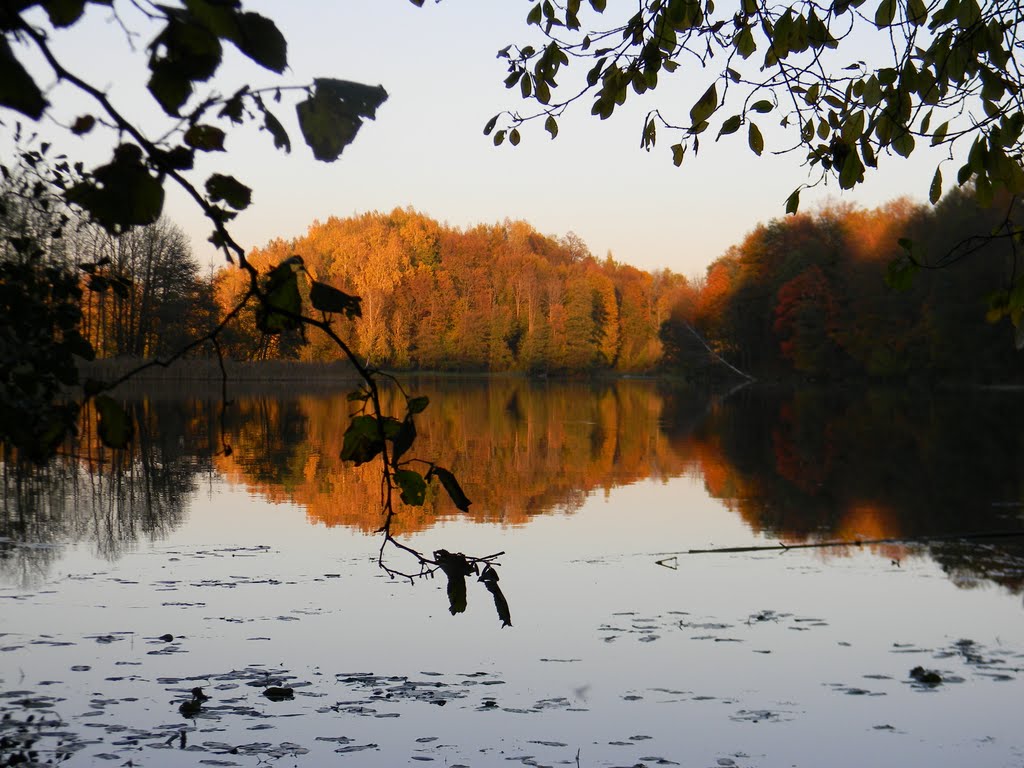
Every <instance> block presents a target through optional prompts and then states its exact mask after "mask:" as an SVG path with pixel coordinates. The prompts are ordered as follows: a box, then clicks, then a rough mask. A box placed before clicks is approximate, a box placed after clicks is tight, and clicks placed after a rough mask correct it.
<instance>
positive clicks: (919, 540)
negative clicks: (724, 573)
mask: <svg viewBox="0 0 1024 768" xmlns="http://www.w3.org/2000/svg"><path fill="white" fill-rule="evenodd" d="M1011 538H1024V531H992V532H990V533H947V534H940V535H936V536H904V537H897V538H891V539H850V540H840V541H816V542H812V543H809V544H783V543H782V542H779V543H778V544H765V545H761V546H751V547H716V548H714V549H687V550H685V551H683V552H655V553H654V554H653V555H652V556H653V557H660V558H661V560H656V561H655V564H656V565H663V566H665V567H666V568H671V567H672V566H671V565H667V563H668V562H669V561H670V560H675V559H678V557H679V556H680V555H721V554H735V553H738V552H787V551H789V550H791V549H826V548H828V547H863V546H869V545H871V544H925V543H927V542H930V541H970V540H977V539H1011Z"/></svg>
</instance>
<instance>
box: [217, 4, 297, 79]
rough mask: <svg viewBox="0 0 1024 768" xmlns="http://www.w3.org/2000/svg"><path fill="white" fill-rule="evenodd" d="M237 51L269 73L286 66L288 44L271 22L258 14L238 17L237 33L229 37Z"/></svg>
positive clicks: (250, 13)
mask: <svg viewBox="0 0 1024 768" xmlns="http://www.w3.org/2000/svg"><path fill="white" fill-rule="evenodd" d="M228 39H230V40H231V42H233V43H234V44H235V45H236V46H238V50H240V51H241V52H242V53H244V54H245V55H246V56H248V57H249V58H250V59H252V60H253V61H255V62H256V63H257V64H259V65H260V66H262V67H266V68H267V69H269V70H270V71H271V72H278V73H280V72H284V70H285V68H286V67H287V66H288V43H287V41H286V40H285V39H284V35H282V34H281V31H280V30H279V29H278V28H277V25H276V24H274V22H273V21H271V20H270V19H268V18H266V17H265V16H260V15H259V14H258V13H252V12H246V13H242V14H239V15H238V32H237V34H236V35H232V36H230V37H229V38H228Z"/></svg>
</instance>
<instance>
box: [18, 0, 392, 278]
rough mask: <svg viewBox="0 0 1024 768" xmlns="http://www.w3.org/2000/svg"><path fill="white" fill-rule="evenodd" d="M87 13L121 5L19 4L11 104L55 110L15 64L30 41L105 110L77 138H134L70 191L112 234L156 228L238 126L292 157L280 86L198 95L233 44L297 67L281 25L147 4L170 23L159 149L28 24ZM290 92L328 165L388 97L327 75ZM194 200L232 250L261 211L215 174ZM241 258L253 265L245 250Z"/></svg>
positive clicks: (266, 64) (190, 2)
mask: <svg viewBox="0 0 1024 768" xmlns="http://www.w3.org/2000/svg"><path fill="white" fill-rule="evenodd" d="M88 5H104V6H113V5H114V3H113V0H88V1H87V0H72V2H66V1H65V0H43V1H42V2H35V3H32V2H26V3H19V4H16V8H11V9H8V10H6V11H4V12H3V13H2V14H0V32H2V33H3V40H2V41H0V66H2V67H3V72H4V75H5V77H4V80H3V86H2V87H0V106H4V107H7V108H9V109H12V110H15V111H17V112H20V113H21V114H23V115H26V116H28V117H30V118H32V119H33V120H39V119H41V117H42V116H43V114H44V112H46V110H47V109H48V108H49V106H50V105H49V103H48V101H47V99H46V96H45V94H44V93H43V91H42V89H41V88H40V86H39V85H38V84H37V83H36V81H35V80H34V79H33V77H32V75H30V74H29V72H28V71H27V70H26V69H25V67H24V66H23V65H22V64H21V63H20V62H19V61H18V59H17V57H16V55H15V50H14V47H13V46H12V44H11V43H12V42H14V43H17V42H18V41H19V40H25V41H28V42H29V43H31V44H34V45H35V47H36V48H37V49H38V51H39V52H40V53H41V54H42V55H43V57H44V58H45V59H46V61H47V62H48V64H49V65H50V67H51V69H52V70H53V72H54V74H55V75H56V76H57V77H58V79H61V80H64V81H66V82H69V83H71V84H73V85H74V86H76V87H77V88H78V89H79V90H82V91H84V92H86V93H87V94H89V95H90V96H92V97H93V98H94V99H95V101H96V102H97V106H98V110H97V113H96V114H91V113H87V114H82V115H79V116H78V117H77V118H76V119H75V120H74V121H73V122H72V124H71V131H72V132H73V133H75V134H78V135H83V134H86V133H90V132H92V131H94V130H95V129H96V128H97V126H98V125H100V124H101V123H102V122H104V121H105V122H106V123H107V124H110V123H112V124H113V125H114V126H115V127H116V128H117V129H118V132H119V136H125V137H127V140H124V141H122V142H121V143H119V144H118V145H117V146H116V147H114V150H113V154H112V158H111V160H110V162H108V163H105V164H102V165H99V166H97V167H95V168H93V169H91V170H90V171H89V172H87V173H86V172H84V171H83V172H82V175H81V178H80V179H79V180H78V182H77V183H76V184H74V185H72V186H70V187H69V188H67V189H66V190H65V192H64V196H65V199H66V200H67V202H69V203H71V204H73V205H75V206H77V207H79V208H81V209H82V210H84V211H86V212H88V213H89V215H90V216H91V217H92V218H93V220H94V221H96V222H97V223H99V224H100V225H102V226H103V227H104V228H105V229H107V230H108V231H110V232H112V233H118V232H123V231H126V230H128V229H130V228H132V227H134V226H142V225H146V224H150V223H153V222H155V221H156V220H157V219H158V218H159V216H160V213H161V211H162V210H163V202H164V183H165V181H166V179H167V178H171V179H174V180H176V181H177V182H178V183H182V182H183V181H184V179H183V176H182V174H183V173H185V172H187V171H190V170H191V169H192V168H193V166H194V163H195V156H196V153H197V152H204V153H208V152H223V151H226V140H227V131H228V130H230V129H231V127H233V126H238V125H242V124H244V123H246V122H251V123H256V124H257V125H258V126H259V128H260V129H261V130H266V131H267V132H268V133H270V135H271V137H272V138H273V141H274V145H275V147H277V148H279V149H283V150H285V151H290V150H291V139H290V137H289V135H288V133H287V131H286V130H285V128H284V126H283V124H282V122H281V120H280V119H279V118H278V117H277V116H276V115H275V114H274V112H272V111H271V110H270V108H269V107H268V106H267V102H268V101H270V100H271V99H272V100H273V102H279V101H280V100H281V92H282V89H281V88H280V87H274V88H267V89H254V88H252V87H250V86H249V85H243V86H242V87H241V88H239V89H238V90H236V91H235V92H234V93H233V94H231V95H230V96H228V97H224V96H220V95H218V94H216V93H211V94H209V95H207V96H205V97H203V98H201V99H198V101H197V89H198V88H199V87H200V86H201V85H202V84H204V83H206V82H208V81H210V80H211V79H213V78H214V76H215V75H216V74H217V71H218V69H219V67H220V65H221V61H222V57H223V48H224V44H225V43H230V44H232V45H234V46H235V47H236V48H237V49H238V50H239V51H240V52H241V53H243V54H244V55H245V56H247V57H248V58H249V59H251V60H252V61H254V62H255V63H257V64H259V65H260V66H261V67H263V68H264V69H266V70H269V71H270V72H274V73H282V72H283V71H284V70H285V69H286V67H287V65H288V58H287V44H286V41H285V38H284V36H283V35H282V34H281V32H280V31H279V30H278V28H277V26H276V25H275V24H274V22H273V21H271V20H270V19H268V18H266V17H264V16H261V15H260V14H258V13H253V12H251V11H245V10H244V9H243V8H242V6H241V3H240V2H238V0H229V1H228V2H215V1H214V0H186V2H184V3H183V6H182V7H180V8H175V7H170V6H164V5H156V4H149V3H146V4H144V5H145V13H146V15H147V16H148V18H149V19H150V20H153V21H156V22H158V23H159V24H160V25H161V29H160V30H159V32H158V33H157V34H156V36H155V37H154V38H153V40H152V42H151V43H150V44H149V46H148V49H147V50H148V54H149V57H148V61H147V66H148V69H149V72H150V78H149V82H148V89H149V92H150V94H151V95H152V96H153V98H154V99H155V100H156V102H157V103H158V104H159V105H160V107H161V108H162V110H163V111H164V113H165V114H166V115H167V116H168V117H169V118H173V119H174V120H175V127H174V129H173V130H171V131H170V132H169V133H168V134H167V135H165V136H163V137H162V138H160V139H159V140H151V139H149V138H148V137H147V136H145V135H144V134H143V133H142V132H141V131H140V130H139V129H138V128H137V127H136V126H135V125H134V124H133V123H132V122H130V121H129V120H128V119H126V118H125V117H123V116H122V115H121V114H120V113H119V112H118V111H117V110H116V108H115V107H114V106H113V104H112V103H111V102H110V101H109V99H108V98H107V96H106V95H105V94H104V93H103V92H102V91H100V90H99V89H97V88H95V87H93V86H91V85H90V84H89V83H87V82H85V81H84V80H82V79H81V78H80V77H78V76H77V75H76V74H75V73H73V72H70V71H68V70H67V69H65V68H64V67H63V66H62V65H61V63H60V62H59V60H58V58H57V56H56V55H55V53H54V52H53V50H52V49H51V47H50V43H49V37H48V35H47V34H46V32H45V31H44V30H42V29H40V28H38V27H37V26H36V25H34V24H32V23H31V22H30V21H29V20H28V18H27V16H28V14H29V13H30V12H31V11H32V10H33V8H36V7H39V8H41V9H42V10H44V11H45V12H46V13H47V15H48V18H49V21H50V23H51V24H52V25H53V26H54V27H55V28H65V27H71V26H73V25H75V24H76V23H78V22H79V21H80V20H81V18H82V16H83V14H84V13H85V10H86V7H87V6H88ZM289 89H291V90H298V91H299V92H300V93H302V94H303V95H304V96H305V98H304V99H303V100H301V101H299V102H298V103H297V104H296V106H295V109H296V113H297V117H298V123H299V128H300V130H301V132H302V135H303V138H304V140H305V141H306V143H307V144H308V145H309V147H310V148H311V149H312V151H313V155H314V156H315V157H316V158H317V159H319V160H324V161H328V162H329V161H333V160H335V159H337V158H338V157H339V156H340V155H341V153H342V151H343V150H344V148H345V147H346V146H348V145H349V144H350V143H351V142H352V141H353V140H354V139H355V136H356V133H357V132H358V130H359V128H360V126H361V125H362V123H363V120H364V119H366V118H370V119H372V118H374V117H375V115H376V110H377V108H378V107H379V106H380V105H381V104H382V103H383V102H384V101H385V100H386V99H387V93H386V92H385V91H384V89H383V88H381V87H380V86H368V85H364V84H362V83H353V82H349V81H345V80H337V79H333V78H316V79H314V80H313V82H312V83H309V84H308V85H304V86H290V87H289V88H287V89H285V90H289ZM79 170H80V171H82V170H83V169H81V168H79ZM187 191H189V192H190V193H191V194H192V196H193V197H194V198H195V199H196V200H197V202H199V204H200V205H201V206H202V207H203V210H204V212H205V213H206V215H207V216H208V217H209V218H210V219H211V221H212V222H213V223H214V225H215V232H214V234H213V237H212V238H211V240H212V241H213V242H214V243H215V244H216V245H218V246H219V247H224V248H225V249H227V248H229V247H230V246H231V245H232V243H231V241H230V238H228V237H227V233H226V231H225V230H224V228H223V225H224V224H225V223H226V222H227V221H230V220H231V219H232V218H234V216H235V215H237V212H238V211H240V210H243V209H245V208H247V207H248V206H249V205H250V203H251V201H252V191H251V189H250V188H249V187H248V186H246V185H245V184H244V183H243V182H241V181H239V180H238V179H236V178H234V177H233V176H229V175H227V174H222V173H213V174H211V175H210V176H209V178H208V179H207V180H206V182H205V184H204V190H203V191H202V192H201V191H200V190H199V189H197V188H195V187H193V186H192V185H191V184H188V185H187ZM203 192H205V194H204V193H203ZM232 250H234V251H235V255H236V256H238V257H239V258H241V259H242V260H244V254H243V253H241V252H240V249H237V248H233V249H232ZM226 253H229V255H230V252H229V251H227V250H226Z"/></svg>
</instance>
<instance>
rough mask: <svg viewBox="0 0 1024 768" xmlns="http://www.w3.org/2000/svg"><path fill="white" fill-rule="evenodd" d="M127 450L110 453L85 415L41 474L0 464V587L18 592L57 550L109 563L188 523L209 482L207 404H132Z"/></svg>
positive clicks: (52, 559)
mask: <svg viewBox="0 0 1024 768" xmlns="http://www.w3.org/2000/svg"><path fill="white" fill-rule="evenodd" d="M131 412H132V416H133V418H134V420H135V423H136V435H135V440H134V441H133V445H132V449H131V450H130V451H111V450H109V449H107V448H105V447H104V446H103V444H102V443H101V442H100V440H99V438H98V437H97V435H96V432H95V423H96V422H95V419H94V418H93V417H92V415H91V414H90V413H88V412H87V413H86V414H85V416H84V418H83V420H82V423H81V425H80V430H81V431H80V435H79V437H78V438H77V439H76V440H75V442H74V443H73V444H72V445H70V446H68V452H69V453H68V455H67V456H64V457H60V458H57V459H55V460H53V461H52V462H50V464H49V465H47V466H45V467H43V468H38V467H34V466H32V467H25V466H19V465H18V464H17V463H16V462H11V461H3V462H0V482H2V484H3V501H2V502H0V579H2V580H3V581H4V582H8V583H17V584H21V585H26V584H29V583H33V582H34V581H37V580H39V579H41V578H42V577H44V576H46V575H47V573H48V571H49V569H50V568H51V566H52V565H53V564H54V563H55V562H56V560H57V559H58V558H59V557H60V554H61V551H62V549H63V547H65V546H69V545H75V544H79V543H88V544H89V545H91V546H92V548H93V551H94V553H95V555H96V556H97V557H100V558H103V559H106V560H114V559H117V558H118V557H120V556H121V555H122V554H123V553H124V552H125V551H127V550H130V549H131V548H133V547H134V546H135V545H136V544H137V543H138V542H140V541H159V540H161V539H163V538H165V537H166V536H167V535H168V534H170V533H171V532H172V531H173V530H174V529H175V528H177V527H178V526H179V525H180V524H181V523H182V521H183V520H184V519H185V518H186V516H187V514H188V504H189V501H190V499H191V497H192V494H193V492H194V491H195V489H196V486H197V482H198V478H199V476H200V475H201V474H203V473H209V472H210V471H211V469H210V466H211V465H210V462H209V460H208V459H204V458H202V457H203V456H204V455H207V456H208V455H209V451H208V450H207V449H205V446H207V445H209V444H210V442H209V441H210V438H211V435H210V434H209V433H210V430H211V428H212V427H211V419H210V418H209V410H208V406H207V404H204V403H199V402H185V401H181V400H177V401H145V400H143V401H137V402H134V403H132V404H131Z"/></svg>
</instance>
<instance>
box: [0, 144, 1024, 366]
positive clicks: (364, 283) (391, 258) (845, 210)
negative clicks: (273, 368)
mask: <svg viewBox="0 0 1024 768" xmlns="http://www.w3.org/2000/svg"><path fill="white" fill-rule="evenodd" d="M45 160H46V158H45V157H43V156H42V154H40V153H39V152H37V151H31V152H26V153H25V154H24V156H23V157H22V158H21V163H20V165H19V167H18V168H12V171H13V172H12V173H11V174H10V178H8V179H7V180H6V183H5V185H4V187H3V189H0V202H2V206H0V229H2V234H3V237H2V238H0V262H2V263H4V264H7V265H9V266H8V267H7V268H11V267H10V265H16V264H18V263H29V262H32V261H33V260H37V259H38V258H41V256H40V254H45V256H43V257H42V258H44V260H46V261H47V263H48V264H49V265H50V267H51V268H52V269H55V270H57V271H58V272H60V273H61V274H63V275H64V276H65V277H64V278H62V280H65V282H67V283H68V286H69V287H68V288H67V290H68V291H70V293H69V294H68V295H69V296H70V295H71V294H75V295H77V298H76V299H74V301H73V302H72V303H73V304H74V305H75V306H76V308H77V311H78V312H80V318H79V319H78V321H77V329H78V332H80V334H81V336H82V338H83V339H84V340H85V341H86V342H88V344H89V345H90V346H91V348H92V349H93V350H95V352H96V354H97V356H99V357H114V356H120V355H125V356H131V357H135V358H154V357H160V356H164V355H168V354H171V353H172V352H174V351H175V350H177V349H179V348H181V347H182V346H183V345H184V344H186V343H188V342H189V341H190V340H191V339H194V338H197V337H200V336H202V335H203V334H204V333H205V332H207V331H208V329H210V328H212V327H213V326H215V325H216V324H217V322H218V321H219V320H220V319H221V318H222V317H224V316H225V314H227V313H228V312H230V311H231V309H232V308H233V307H234V306H235V305H236V304H237V302H238V300H239V297H241V296H242V295H243V294H244V293H245V292H246V291H247V290H248V289H249V280H248V275H247V273H245V272H243V271H241V270H237V269H232V268H225V269H221V270H219V271H217V272H216V273H211V274H210V275H208V276H207V275H202V274H201V270H200V267H199V264H198V262H197V260H196V258H195V256H194V255H193V254H192V252H191V249H190V246H189V243H188V238H187V237H186V235H185V234H184V232H182V230H181V229H180V228H179V227H178V226H177V225H175V224H174V223H172V222H170V221H168V220H167V219H163V218H162V219H160V220H158V221H157V222H155V223H153V224H150V225H147V226H144V227H137V228H134V229H131V230H129V231H127V232H125V233H123V234H111V233H109V232H108V231H106V230H104V229H103V228H101V227H99V226H97V225H95V224H90V223H88V222H86V221H83V220H81V219H73V218H69V217H68V212H67V210H66V209H59V208H47V207H46V206H45V205H40V204H39V201H38V200H33V199H32V196H31V194H26V191H31V190H32V189H33V176H32V173H33V171H32V169H33V165H34V164H39V163H42V162H44V161H45ZM1015 206H1016V201H1015V199H1006V200H1004V201H1001V205H997V206H985V207H982V206H980V205H978V203H977V201H976V198H975V197H974V195H973V194H972V191H971V190H970V189H966V190H964V189H957V190H954V191H953V192H951V193H950V194H948V195H947V196H946V197H944V198H943V199H942V200H941V201H940V202H939V203H938V205H936V206H934V207H932V206H927V205H923V204H916V203H913V202H910V201H908V200H905V199H901V200H896V201H893V202H890V203H888V204H886V205H883V206H880V207H878V208H875V209H863V208H858V207H855V206H852V205H848V204H831V205H828V206H826V207H824V208H821V209H820V210H818V211H816V212H814V213H801V214H797V215H793V216H787V217H786V218H783V219H775V220H773V221H770V222H768V223H766V224H763V225H759V226H758V227H756V228H755V229H754V230H753V231H752V232H750V233H749V234H747V235H746V237H745V238H744V239H743V240H742V241H741V242H740V243H739V244H737V245H735V246H733V247H731V248H730V249H729V250H728V251H727V252H726V253H725V254H723V255H722V256H721V257H720V258H718V259H717V260H715V261H714V262H713V263H712V264H711V265H710V266H709V267H708V269H707V271H706V274H705V275H704V276H702V277H700V278H691V279H687V278H684V277H683V276H681V275H678V274H675V273H672V272H670V271H668V270H661V271H656V272H646V271H643V270H640V269H637V268H635V267H632V266H629V265H626V264H622V263H620V262H618V261H616V260H615V259H614V258H613V257H612V256H611V254H608V255H607V256H606V257H605V258H604V259H598V258H596V257H595V256H594V255H593V254H592V253H591V252H590V250H589V248H588V247H587V245H586V244H585V243H584V242H583V241H582V240H581V239H580V238H579V237H578V236H576V235H575V234H573V233H571V232H570V233H569V234H567V235H565V236H562V237H555V236H551V235H543V234H541V233H539V232H538V231H537V230H536V229H535V228H533V227H532V226H531V225H530V224H528V223H526V222H523V221H511V220H506V221H504V222H499V223H495V224H480V225H476V226H473V227H468V228H457V227H452V226H449V225H447V224H441V223H439V222H437V221H435V220H434V219H431V218H430V217H428V216H426V215H424V214H422V213H418V212H416V211H415V210H413V209H411V208H407V209H395V210H393V211H391V212H389V213H381V212H369V213H364V214H361V215H357V216H352V217H348V218H337V217H331V218H329V219H328V220H327V221H325V222H315V223H314V224H312V225H311V226H310V227H309V230H308V231H307V233H306V234H305V235H304V236H302V237H299V238H295V239H292V240H287V241H286V240H282V239H277V240H274V241H272V242H270V243H268V244H267V245H266V246H264V247H262V248H258V249H255V250H253V251H251V252H250V253H249V255H248V259H249V261H250V262H251V263H252V264H253V265H254V267H256V268H257V269H259V270H260V271H261V272H262V273H264V274H268V273H269V272H270V271H271V270H272V269H273V268H274V267H275V266H276V265H278V264H280V263H282V262H283V261H285V260H286V259H288V258H290V257H291V256H293V255H295V254H299V255H301V257H302V259H303V261H304V264H305V268H306V269H307V270H308V271H309V273H310V274H311V275H313V276H314V278H315V279H316V280H319V281H323V282H324V283H326V284H330V285H333V286H336V287H337V288H339V289H340V290H343V291H346V292H349V293H351V294H353V295H357V296H359V297H361V300H362V301H361V308H362V312H361V316H360V317H346V318H339V319H337V320H336V322H337V323H338V324H339V329H340V330H341V331H342V332H343V335H344V336H345V337H346V338H349V339H351V344H352V348H353V349H354V350H355V352H356V353H357V354H358V355H359V357H360V358H361V359H363V360H365V361H367V363H368V364H370V365H372V366H374V367H379V368H392V369H404V370H416V369H419V370H472V371H495V372H501V371H525V372H530V373H553V374H558V373H574V372H593V371H600V370H606V371H618V372H637V371H651V370H655V369H659V368H663V369H669V370H675V371H677V372H683V373H684V374H686V375H688V376H691V377H694V378H701V377H705V376H707V375H709V373H710V372H711V371H713V370H715V369H716V365H715V358H714V355H719V356H721V358H723V359H724V360H727V361H730V362H731V363H732V364H734V365H736V366H738V367H739V368H741V369H743V370H745V371H749V372H751V373H753V374H754V375H757V376H760V377H786V376H792V375H797V376H802V377H811V378H815V379H849V378H859V377H872V378H905V377H908V376H920V377H929V378H959V379H964V378H967V379H972V380H992V381H1007V380H1017V379H1019V378H1020V377H1021V373H1022V372H1021V370H1020V363H1019V361H1018V355H1016V354H1015V352H1014V349H1013V347H1014V337H1013V325H1015V324H1010V323H1005V322H997V321H999V320H1001V319H1002V318H1003V317H1005V316H1006V315H1007V313H1009V312H1012V310H1011V309H1010V306H1011V305H1012V303H1013V301H1012V297H1011V296H1010V294H1009V292H1008V291H1006V290H1000V286H1008V285H1012V284H1013V282H1014V280H1015V278H1016V275H1017V273H1018V271H1019V270H1018V269H1017V263H1016V256H1017V254H1016V250H1015V248H1016V243H1015V241H1014V239H1013V238H1012V237H1002V236H999V234H998V233H999V231H1000V229H999V228H1000V225H1001V223H1002V222H1005V221H1006V220H1007V219H1008V218H1009V217H1010V213H1008V212H1007V211H1008V210H1009V211H1011V212H1012V209H1013V208H1014V207H1015ZM993 232H995V233H997V234H996V236H993V235H992V233H993ZM908 265H909V266H911V267H912V269H907V267H908ZM54 274H57V273H56V272H55V273H54ZM911 278H912V279H911ZM51 282H53V281H51ZM11 284H12V286H13V287H14V288H16V287H17V285H16V282H14V281H12V283H11ZM15 293H17V291H15ZM12 295H13V294H12ZM11 301H13V302H14V303H12V304H11V307H12V310H11V311H12V312H14V310H15V309H17V306H16V305H17V302H18V301H20V299H18V298H17V296H14V298H13V299H11ZM52 301H56V299H52V300H51V303H52ZM8 303H10V302H8ZM259 311H260V310H259V307H258V306H257V305H253V306H251V307H249V308H247V309H245V310H243V311H242V312H241V313H240V314H239V316H238V318H237V320H236V322H235V323H233V324H232V325H230V326H228V327H227V328H226V329H225V330H224V332H223V333H222V335H221V337H220V340H219V343H220V347H221V350H222V351H223V352H224V353H225V354H226V355H227V356H229V357H232V358H235V359H239V360H267V359H297V360H305V361H333V360H338V359H340V358H341V353H340V351H339V350H338V348H337V346H336V344H334V343H333V341H332V340H331V339H329V338H328V337H327V336H325V335H323V334H320V333H319V332H318V329H316V328H307V329H306V330H302V329H291V330H285V331H284V332H282V333H277V334H266V333H264V332H263V330H262V329H261V328H260V326H259ZM14 314H23V312H14ZM65 335H66V334H65ZM1017 343H1018V346H1019V343H1020V340H1019V339H1018V340H1017ZM709 349H710V350H711V352H712V353H713V354H709ZM196 354H208V355H209V354H213V349H212V348H211V347H207V348H205V349H203V348H200V349H197V350H196ZM720 370H721V369H720Z"/></svg>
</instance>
